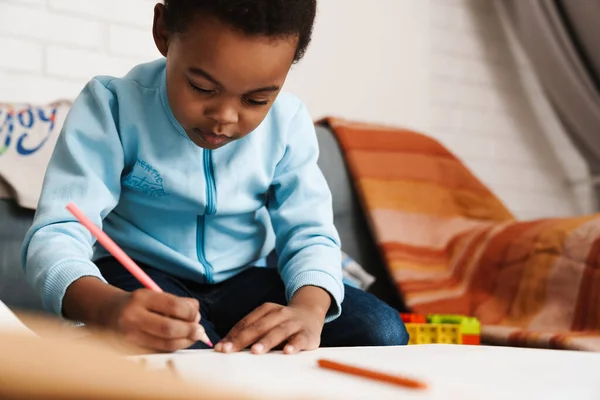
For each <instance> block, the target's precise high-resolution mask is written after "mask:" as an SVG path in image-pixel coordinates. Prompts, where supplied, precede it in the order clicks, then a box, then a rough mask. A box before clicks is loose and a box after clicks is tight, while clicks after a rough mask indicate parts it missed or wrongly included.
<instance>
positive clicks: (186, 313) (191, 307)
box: [133, 290, 200, 322]
mask: <svg viewBox="0 0 600 400" xmlns="http://www.w3.org/2000/svg"><path fill="white" fill-rule="evenodd" d="M133 297H134V301H136V302H140V303H143V304H144V306H145V308H146V309H148V310H151V311H154V312H156V313H159V314H163V315H168V316H170V317H172V318H177V319H181V320H183V321H190V322H193V321H195V320H196V319H197V318H198V314H199V313H200V311H199V303H198V300H196V299H189V298H183V297H177V296H175V295H173V294H170V293H159V292H153V291H150V290H136V291H135V292H133Z"/></svg>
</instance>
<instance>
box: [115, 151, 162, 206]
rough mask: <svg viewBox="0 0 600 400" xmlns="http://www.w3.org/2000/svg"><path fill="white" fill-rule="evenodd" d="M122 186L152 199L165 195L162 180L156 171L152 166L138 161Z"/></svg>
mask: <svg viewBox="0 0 600 400" xmlns="http://www.w3.org/2000/svg"><path fill="white" fill-rule="evenodd" d="M123 185H124V186H127V187H130V188H132V189H135V190H137V191H140V192H142V193H144V194H146V195H148V196H152V197H162V196H166V195H167V193H166V192H165V188H164V186H163V179H162V177H161V176H160V174H159V173H158V171H157V170H155V169H154V168H153V167H152V165H150V164H148V163H147V162H145V161H144V160H140V159H138V160H137V161H136V162H135V165H134V166H133V170H132V171H131V173H129V175H127V176H126V177H125V180H124V181H123Z"/></svg>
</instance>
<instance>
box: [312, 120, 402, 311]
mask: <svg viewBox="0 0 600 400" xmlns="http://www.w3.org/2000/svg"><path fill="white" fill-rule="evenodd" d="M317 139H318V141H319V149H320V155H319V167H320V168H321V171H322V172H323V175H324V176H325V179H326V180H327V183H328V184H329V188H330V190H331V193H332V196H333V212H334V223H335V226H336V228H337V230H338V232H339V234H340V238H341V241H342V248H343V250H344V251H345V252H346V253H347V254H348V255H349V256H350V257H352V258H354V259H355V260H356V261H357V262H358V263H359V264H360V265H362V267H363V268H364V269H365V270H366V271H367V272H369V273H370V274H371V275H373V276H375V278H376V281H375V283H374V284H373V285H372V286H371V287H370V288H369V292H371V293H373V294H375V295H376V296H377V297H379V298H380V299H382V300H384V301H385V302H387V303H388V304H389V305H391V306H392V307H394V308H396V309H398V310H400V311H406V307H405V306H404V302H403V301H402V299H401V298H400V296H399V295H398V291H397V290H396V288H395V286H394V284H393V283H392V282H393V281H392V279H391V277H390V275H389V273H388V271H387V268H385V264H384V263H383V260H382V256H381V253H380V252H379V250H378V249H377V246H376V244H375V242H374V240H373V238H372V236H371V233H370V231H369V226H368V224H367V220H366V218H365V216H364V214H363V212H362V209H361V207H360V203H359V201H358V198H357V196H356V194H355V190H354V187H353V184H352V181H351V179H350V175H349V173H348V170H347V169H346V163H345V161H344V156H343V154H342V152H341V150H340V147H339V145H338V143H337V140H336V138H335V136H334V135H333V134H332V133H331V131H329V129H327V128H325V127H323V126H317Z"/></svg>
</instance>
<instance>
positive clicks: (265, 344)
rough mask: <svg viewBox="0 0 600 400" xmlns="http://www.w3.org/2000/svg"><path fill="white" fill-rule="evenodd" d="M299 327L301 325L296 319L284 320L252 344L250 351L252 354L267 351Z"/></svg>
mask: <svg viewBox="0 0 600 400" xmlns="http://www.w3.org/2000/svg"><path fill="white" fill-rule="evenodd" d="M301 328H302V325H301V324H300V322H298V321H286V322H283V323H282V324H278V325H277V326H275V327H273V329H271V330H270V331H269V332H268V333H267V334H266V335H264V336H263V337H262V338H260V339H259V340H258V341H257V342H256V343H255V344H254V345H253V346H252V352H253V353H254V354H262V353H267V352H269V351H271V349H272V348H273V347H276V346H278V345H280V344H281V343H283V342H284V341H286V340H287V339H288V338H289V337H291V336H293V335H295V334H296V333H298V332H299V331H300V329H301Z"/></svg>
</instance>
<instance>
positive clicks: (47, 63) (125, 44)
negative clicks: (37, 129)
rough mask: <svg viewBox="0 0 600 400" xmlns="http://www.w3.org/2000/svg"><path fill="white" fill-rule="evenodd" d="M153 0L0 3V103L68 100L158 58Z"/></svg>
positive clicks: (15, 0) (5, 0)
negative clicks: (101, 78)
mask: <svg viewBox="0 0 600 400" xmlns="http://www.w3.org/2000/svg"><path fill="white" fill-rule="evenodd" d="M155 3H156V2H155V1H153V0H101V1H97V0H0V50H1V51H2V56H1V57H0V101H23V102H34V103H36V102H39V103H41V102H47V101H53V100H56V99H63V98H66V99H72V98H74V97H75V96H77V94H78V93H79V91H80V90H81V88H82V87H83V85H84V84H85V83H86V82H87V81H88V80H89V79H90V78H91V77H93V76H95V75H117V76H119V75H123V74H125V73H126V72H127V71H128V70H129V69H131V68H132V67H133V66H134V65H136V64H138V63H140V62H145V61H150V60H152V59H155V58H158V57H160V54H159V53H158V51H157V50H156V48H155V46H154V42H153V39H152V32H151V27H152V15H153V9H154V4H155Z"/></svg>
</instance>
